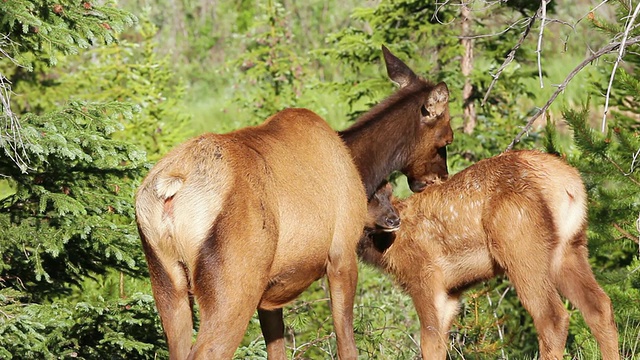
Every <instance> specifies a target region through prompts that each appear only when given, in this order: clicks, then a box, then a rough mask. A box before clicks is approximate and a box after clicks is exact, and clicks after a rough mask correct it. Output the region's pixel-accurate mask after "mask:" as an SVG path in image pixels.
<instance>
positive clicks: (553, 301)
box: [484, 192, 569, 360]
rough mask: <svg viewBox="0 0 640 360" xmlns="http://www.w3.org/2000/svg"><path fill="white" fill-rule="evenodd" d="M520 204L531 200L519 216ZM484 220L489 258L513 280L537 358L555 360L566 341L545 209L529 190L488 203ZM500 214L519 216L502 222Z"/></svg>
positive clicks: (565, 320) (566, 323)
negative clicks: (536, 343)
mask: <svg viewBox="0 0 640 360" xmlns="http://www.w3.org/2000/svg"><path fill="white" fill-rule="evenodd" d="M520 204H534V205H535V206H530V207H528V208H527V213H526V214H525V216H523V214H522V208H521V205H520ZM490 211H491V213H488V214H487V218H486V219H487V220H486V222H485V224H484V226H485V229H486V231H487V235H488V244H489V249H490V251H491V254H492V256H493V257H494V259H495V260H496V261H497V262H498V264H500V266H501V267H502V268H503V269H504V270H505V273H506V274H507V276H508V277H509V279H510V280H511V282H512V283H513V285H514V287H515V288H516V292H517V294H518V298H520V301H521V302H522V305H523V306H524V307H525V309H527V311H528V312H529V314H531V317H532V318H533V323H534V325H535V327H536V330H537V331H538V339H539V347H540V359H542V360H561V359H562V356H563V354H564V347H565V343H566V340H567V333H568V327H569V314H568V312H567V310H566V309H565V308H564V306H563V304H562V300H561V299H560V295H559V294H558V291H557V290H556V288H555V286H554V284H553V279H552V273H551V251H550V249H551V248H552V245H553V244H555V243H556V242H557V239H555V237H554V233H553V228H552V227H550V226H549V224H548V223H547V221H546V220H545V219H549V218H550V212H549V210H548V208H546V207H545V205H544V202H543V201H540V200H539V199H537V198H535V197H534V196H533V195H532V194H530V193H526V192H525V193H521V194H514V195H513V198H512V199H502V202H501V203H500V204H499V206H495V207H494V208H491V210H490ZM504 219H519V220H518V221H517V222H514V223H512V224H504Z"/></svg>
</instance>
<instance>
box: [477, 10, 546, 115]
mask: <svg viewBox="0 0 640 360" xmlns="http://www.w3.org/2000/svg"><path fill="white" fill-rule="evenodd" d="M543 2H544V1H543ZM539 13H540V12H539V11H538V12H536V13H535V14H534V15H532V16H531V17H530V18H529V23H528V24H527V27H526V29H525V30H524V33H522V36H521V37H520V40H518V43H517V44H516V45H515V46H514V47H513V48H512V49H511V51H510V52H509V54H508V55H507V57H506V58H505V59H504V62H503V63H502V65H501V66H500V68H499V69H498V71H497V72H496V73H495V75H491V77H492V78H493V80H491V84H489V88H488V89H487V92H486V93H485V94H484V98H482V104H481V106H484V105H485V104H486V103H487V99H488V98H489V94H490V93H491V89H493V87H494V85H495V84H496V82H498V78H499V77H500V74H502V72H503V71H504V69H505V68H506V67H507V65H509V64H510V63H511V62H512V61H513V59H514V58H515V56H516V51H517V50H518V49H519V48H520V46H521V45H522V43H523V42H524V39H526V38H527V36H528V35H529V32H530V31H531V28H532V27H533V23H534V22H535V21H536V18H537V17H538V14H539Z"/></svg>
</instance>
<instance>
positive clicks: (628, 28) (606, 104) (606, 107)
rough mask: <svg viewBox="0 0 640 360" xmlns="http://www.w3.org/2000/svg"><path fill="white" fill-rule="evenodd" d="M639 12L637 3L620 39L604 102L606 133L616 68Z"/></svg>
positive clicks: (603, 122) (639, 8)
mask: <svg viewBox="0 0 640 360" xmlns="http://www.w3.org/2000/svg"><path fill="white" fill-rule="evenodd" d="M638 12H640V3H638V5H636V8H635V10H634V11H633V15H632V16H631V18H630V19H629V21H628V22H627V26H625V29H624V35H623V36H622V40H621V41H620V44H621V46H620V51H619V52H618V57H617V58H616V61H615V63H614V64H613V70H611V77H610V78H609V86H607V95H606V96H605V102H604V112H603V114H602V128H601V131H602V132H603V133H604V132H605V131H606V129H607V113H608V112H609V98H610V97H611V87H612V86H613V79H614V78H615V75H616V70H617V69H618V65H619V64H620V61H622V56H623V54H624V49H625V48H626V47H627V38H628V37H629V32H630V31H631V29H632V27H633V23H634V21H635V20H636V17H637V16H638Z"/></svg>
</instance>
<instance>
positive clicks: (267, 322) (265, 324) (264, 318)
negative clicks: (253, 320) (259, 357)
mask: <svg viewBox="0 0 640 360" xmlns="http://www.w3.org/2000/svg"><path fill="white" fill-rule="evenodd" d="M258 318H259V319H260V328H261V329H262V335H263V336H264V341H265V343H266V344H267V357H268V359H269V360H274V359H286V358H287V353H286V349H285V344H284V321H283V320H282V309H276V310H261V309H258Z"/></svg>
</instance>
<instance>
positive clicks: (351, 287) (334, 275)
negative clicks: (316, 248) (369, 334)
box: [327, 249, 358, 360]
mask: <svg viewBox="0 0 640 360" xmlns="http://www.w3.org/2000/svg"><path fill="white" fill-rule="evenodd" d="M327 279H328V280H329V293H330V295H331V315H332V316H333V326H334V328H335V331H336V339H337V343H338V357H339V358H340V359H341V360H347V359H357V358H358V352H357V350H356V341H355V338H354V335H353V303H354V298H355V294H356V285H357V282H358V265H357V258H356V252H355V249H353V251H344V252H342V253H338V254H334V255H333V256H330V258H329V264H328V265H327Z"/></svg>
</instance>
